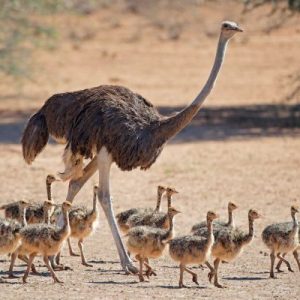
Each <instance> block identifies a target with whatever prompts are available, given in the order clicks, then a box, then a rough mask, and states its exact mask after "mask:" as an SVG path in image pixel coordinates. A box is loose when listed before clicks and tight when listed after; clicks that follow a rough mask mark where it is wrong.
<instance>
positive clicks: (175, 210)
mask: <svg viewBox="0 0 300 300" xmlns="http://www.w3.org/2000/svg"><path fill="white" fill-rule="evenodd" d="M180 213H181V211H179V210H177V209H176V208H174V207H169V209H168V214H169V215H170V216H171V217H174V216H175V215H177V214H180Z"/></svg>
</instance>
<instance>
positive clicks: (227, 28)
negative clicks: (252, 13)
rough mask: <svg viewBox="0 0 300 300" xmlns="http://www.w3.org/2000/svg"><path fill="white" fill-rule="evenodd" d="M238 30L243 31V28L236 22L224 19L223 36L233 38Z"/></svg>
mask: <svg viewBox="0 0 300 300" xmlns="http://www.w3.org/2000/svg"><path fill="white" fill-rule="evenodd" d="M237 32H243V29H242V28H240V27H239V25H238V24H237V23H235V22H231V21H224V22H223V23H222V27H221V36H223V37H224V38H226V39H228V40H229V39H231V38H232V37H233V36H234V35H235V34H236V33H237Z"/></svg>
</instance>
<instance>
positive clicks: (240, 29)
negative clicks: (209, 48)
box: [235, 27, 244, 32]
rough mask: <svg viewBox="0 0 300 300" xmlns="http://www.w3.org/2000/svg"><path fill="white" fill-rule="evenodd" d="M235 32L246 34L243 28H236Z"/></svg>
mask: <svg viewBox="0 0 300 300" xmlns="http://www.w3.org/2000/svg"><path fill="white" fill-rule="evenodd" d="M235 30H236V31H238V32H244V30H243V29H242V28H241V27H236V29H235Z"/></svg>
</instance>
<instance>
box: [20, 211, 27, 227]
mask: <svg viewBox="0 0 300 300" xmlns="http://www.w3.org/2000/svg"><path fill="white" fill-rule="evenodd" d="M19 222H20V223H21V225H22V227H25V226H27V221H26V207H24V208H21V209H20V220H19Z"/></svg>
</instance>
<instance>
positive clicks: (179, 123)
mask: <svg viewBox="0 0 300 300" xmlns="http://www.w3.org/2000/svg"><path fill="white" fill-rule="evenodd" d="M228 41H229V40H228V39H226V38H224V37H223V36H220V38H219V43H218V47H217V53H216V57H215V62H214V65H213V67H212V70H211V73H210V75H209V78H208V80H207V82H206V83H205V85H204V87H203V89H202V90H201V92H200V93H199V94H198V96H197V97H196V98H195V100H194V101H193V102H192V103H191V104H190V105H188V106H187V107H186V108H185V109H184V110H182V111H181V112H179V113H178V114H176V115H175V116H172V117H169V118H166V119H163V120H161V122H160V126H159V127H158V129H157V134H158V136H159V137H160V138H161V139H162V140H163V141H167V140H168V139H169V138H171V137H173V136H174V135H176V134H177V133H178V132H180V131H181V130H182V129H183V128H185V127H186V126H187V125H188V124H189V123H190V122H191V120H192V119H193V118H194V116H195V115H196V114H197V112H198V111H199V110H200V108H201V105H202V104H203V102H204V100H205V99H206V98H207V96H208V95H209V94H210V92H211V90H212V89H213V87H214V85H215V82H216V80H217V77H218V74H219V71H220V69H221V66H222V64H223V61H224V56H225V52H226V48H227V43H228Z"/></svg>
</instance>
